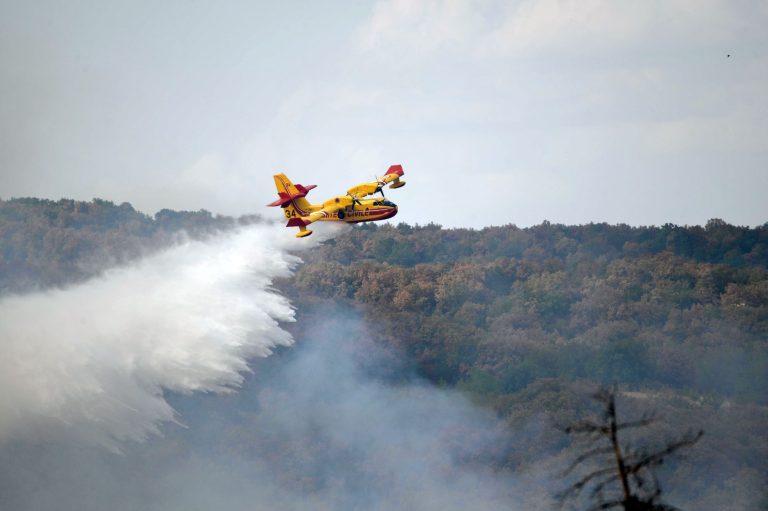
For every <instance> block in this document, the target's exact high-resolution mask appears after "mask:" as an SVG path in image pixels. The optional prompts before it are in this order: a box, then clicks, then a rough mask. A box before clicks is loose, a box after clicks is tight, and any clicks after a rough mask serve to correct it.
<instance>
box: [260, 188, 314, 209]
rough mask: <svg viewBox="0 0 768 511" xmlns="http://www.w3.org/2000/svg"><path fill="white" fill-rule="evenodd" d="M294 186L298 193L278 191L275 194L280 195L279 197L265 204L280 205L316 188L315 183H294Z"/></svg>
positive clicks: (305, 194)
mask: <svg viewBox="0 0 768 511" xmlns="http://www.w3.org/2000/svg"><path fill="white" fill-rule="evenodd" d="M294 187H296V190H298V193H291V194H289V193H286V192H278V193H277V194H278V195H279V196H280V198H279V199H277V200H276V201H274V202H270V203H269V204H267V206H282V205H283V204H288V203H289V202H291V201H292V200H294V199H298V198H300V197H306V196H307V194H308V193H309V191H310V190H312V189H314V188H317V185H307V186H302V185H294Z"/></svg>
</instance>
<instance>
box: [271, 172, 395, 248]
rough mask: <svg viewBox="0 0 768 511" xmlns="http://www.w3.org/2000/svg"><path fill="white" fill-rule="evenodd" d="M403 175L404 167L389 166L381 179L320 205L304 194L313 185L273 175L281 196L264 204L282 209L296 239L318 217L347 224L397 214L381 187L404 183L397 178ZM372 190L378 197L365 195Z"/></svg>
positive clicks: (314, 186)
mask: <svg viewBox="0 0 768 511" xmlns="http://www.w3.org/2000/svg"><path fill="white" fill-rule="evenodd" d="M402 175H403V166H402V165H392V166H391V167H389V170H387V173H386V174H384V177H382V178H381V179H378V178H377V179H376V181H374V182H372V183H364V184H361V185H357V186H353V187H352V188H350V189H349V190H347V195H342V196H340V197H334V198H333V199H329V200H327V201H325V202H323V203H322V204H311V203H310V202H309V201H308V200H307V199H306V198H305V197H306V196H307V193H309V191H310V190H312V189H313V188H316V185H307V186H302V185H300V184H293V183H291V181H290V180H289V179H288V178H287V177H286V175H285V174H276V175H275V186H277V194H278V195H279V196H280V198H279V199H277V200H276V201H275V202H272V203H270V204H267V206H280V207H281V208H283V211H284V212H285V218H287V219H288V225H286V227H298V228H299V232H297V233H296V237H297V238H303V237H304V236H309V235H310V234H312V231H310V230H309V229H307V226H308V225H309V224H311V223H312V222H316V221H318V220H325V221H335V222H347V223H356V222H373V221H376V220H385V219H387V218H392V217H393V216H395V215H396V214H397V205H396V204H395V203H393V202H390V201H388V200H387V199H386V197H384V192H383V191H382V188H383V187H384V186H385V185H386V184H389V187H390V188H400V187H401V186H405V181H400V178H401V177H402ZM375 193H380V194H381V199H378V198H370V199H366V198H365V197H367V196H369V195H373V194H375Z"/></svg>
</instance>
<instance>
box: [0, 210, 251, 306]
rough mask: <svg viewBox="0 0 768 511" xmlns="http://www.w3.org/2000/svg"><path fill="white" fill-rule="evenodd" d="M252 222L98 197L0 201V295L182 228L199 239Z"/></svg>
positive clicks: (79, 273)
mask: <svg viewBox="0 0 768 511" xmlns="http://www.w3.org/2000/svg"><path fill="white" fill-rule="evenodd" d="M253 220H255V217H254V218H242V219H238V220H237V221H236V220H235V219H232V218H227V217H221V216H213V215H212V214H211V213H210V212H208V211H205V210H201V211H195V212H191V211H172V210H169V209H163V210H162V211H159V212H158V213H157V214H156V215H155V216H154V217H150V216H148V215H145V214H144V213H140V212H138V211H136V210H135V209H134V208H133V206H131V205H130V204H128V203H127V202H124V203H122V204H120V205H116V204H114V203H112V202H110V201H106V200H101V199H94V200H93V201H91V202H82V201H74V200H71V199H61V200H59V201H52V200H46V199H35V198H22V199H11V200H7V201H6V200H2V199H0V293H2V292H8V291H22V290H28V289H31V288H45V287H49V286H60V285H64V284H69V283H73V282H77V281H80V280H83V279H85V278H88V277H90V276H92V275H93V274H94V273H97V272H98V271H100V270H102V269H104V268H107V267H109V266H112V265H115V264H122V263H125V262H127V261H130V260H132V259H135V258H137V257H139V256H140V255H142V254H143V253H146V252H147V251H151V250H155V249H157V248H160V247H163V246H168V245H169V244H170V243H172V242H173V241H174V239H175V238H176V236H178V235H179V233H181V232H184V233H186V234H185V235H189V236H192V237H200V236H205V235H206V234H210V233H211V232H214V231H216V230H220V229H226V228H230V227H233V226H234V225H237V223H238V222H248V221H253Z"/></svg>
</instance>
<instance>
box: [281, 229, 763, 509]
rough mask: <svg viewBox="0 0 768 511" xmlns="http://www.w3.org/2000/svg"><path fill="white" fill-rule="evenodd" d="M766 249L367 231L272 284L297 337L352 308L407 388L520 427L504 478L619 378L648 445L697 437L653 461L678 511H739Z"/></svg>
mask: <svg viewBox="0 0 768 511" xmlns="http://www.w3.org/2000/svg"><path fill="white" fill-rule="evenodd" d="M766 255H768V225H763V226H761V227H759V228H755V229H750V228H745V227H736V226H732V225H729V224H727V223H725V222H723V221H721V220H711V221H710V222H708V223H707V225H706V226H704V227H699V226H693V227H680V226H674V225H665V226H662V227H629V226H626V225H618V226H611V225H606V224H590V225H583V226H564V225H554V224H550V223H546V222H545V223H543V224H541V225H537V226H534V227H531V228H527V229H520V228H517V227H515V226H513V225H508V226H503V227H490V228H486V229H482V230H468V229H442V228H440V227H439V226H436V225H427V226H421V227H413V226H408V225H405V224H400V225H398V226H396V227H393V226H386V225H385V226H382V227H376V226H375V225H370V226H362V227H360V228H356V229H352V230H350V231H349V232H348V233H346V234H344V235H341V236H338V237H337V238H336V239H334V240H331V241H329V242H327V243H326V244H325V245H324V246H323V247H322V248H321V249H320V250H317V251H313V252H312V253H311V254H308V255H306V256H305V257H306V260H307V264H305V265H303V266H301V267H300V268H299V270H298V272H297V273H296V275H295V277H294V278H293V279H292V280H291V281H290V282H285V283H284V284H283V289H284V290H285V291H286V292H287V293H288V294H289V295H290V296H291V298H292V300H293V301H294V303H295V304H296V305H297V308H298V311H299V317H300V320H299V322H298V324H297V325H296V328H297V329H298V330H299V331H300V332H301V331H303V333H304V334H306V333H307V331H309V330H311V328H312V327H311V325H312V323H313V314H317V315H323V314H327V313H328V311H329V310H336V311H343V310H345V309H347V310H348V309H354V310H359V311H360V313H361V314H362V315H363V316H364V317H365V319H366V320H367V321H366V324H367V325H368V328H369V331H370V335H371V336H372V337H373V338H374V339H376V340H377V342H378V343H380V344H382V345H389V346H392V347H394V348H395V349H396V350H397V351H399V352H400V353H404V354H405V358H406V360H408V361H409V362H410V363H411V364H413V366H415V368H416V370H417V371H418V372H419V374H421V375H422V376H423V377H424V378H427V379H428V380H430V381H432V382H433V383H434V384H436V385H444V386H448V387H456V388H458V389H460V390H462V391H464V392H467V393H468V394H469V395H471V396H473V397H474V399H475V400H476V401H477V402H479V403H481V404H483V405H484V406H489V407H492V408H493V409H495V410H496V412H497V413H498V414H499V416H501V417H503V418H505V420H506V421H507V423H508V424H509V425H510V427H511V428H512V430H513V431H521V430H524V431H527V432H528V436H526V437H525V438H526V439H525V441H524V442H522V443H521V445H518V446H517V448H515V449H513V450H511V451H509V452H508V453H507V455H506V458H505V459H506V461H505V462H504V463H503V464H504V465H505V466H507V467H517V468H519V469H525V467H529V468H530V467H532V466H536V464H537V463H539V462H540V461H541V460H542V459H549V460H553V459H558V458H557V457H558V456H559V455H562V454H563V452H565V451H563V449H564V448H566V446H567V445H568V442H567V440H566V439H565V438H564V436H563V435H562V427H563V425H566V424H568V423H569V422H570V421H572V420H574V418H576V417H579V416H582V415H583V413H584V411H585V409H586V407H587V404H586V403H585V401H584V396H585V395H586V394H587V393H588V392H589V389H590V388H594V387H595V386H596V385H599V384H605V385H618V388H619V389H621V390H622V394H623V405H622V406H624V409H625V410H628V411H632V412H634V413H635V414H638V413H640V412H641V411H648V412H650V413H655V414H656V415H657V416H658V417H659V420H658V421H657V424H656V426H655V427H654V428H653V429H652V431H651V432H649V435H650V436H649V437H648V439H647V441H649V442H651V443H652V444H656V445H659V444H661V443H663V441H664V439H669V438H671V437H673V436H674V434H675V433H680V432H683V431H686V430H688V429H691V430H694V429H698V428H703V429H704V431H705V436H704V439H703V440H702V441H701V442H700V443H699V444H698V445H697V446H696V447H695V448H694V449H692V452H691V453H690V455H689V457H688V461H686V462H683V463H681V464H678V463H673V464H672V466H671V467H667V472H666V477H667V479H668V483H669V484H668V488H671V490H672V492H671V493H672V494H673V495H675V494H676V493H675V492H677V495H678V498H679V499H681V500H678V502H688V505H687V506H686V507H688V508H692V509H696V508H702V509H710V508H712V509H726V508H731V507H732V508H734V509H752V508H756V507H757V506H758V505H764V503H765V500H761V499H764V492H763V491H762V490H755V488H761V487H762V486H761V485H762V483H760V481H761V480H763V478H764V474H765V473H768V463H767V462H766V459H768V438H766V435H765V426H766V424H768V407H766V405H767V404H768V393H766V391H765V389H766V388H768V269H767V263H768V259H767V258H766ZM302 319H303V321H302ZM300 335H301V334H300ZM340 335H343V333H340ZM532 424H534V425H535V426H532ZM531 428H533V429H531ZM566 451H567V448H566ZM555 466H557V465H555ZM759 502H763V504H758V503H759Z"/></svg>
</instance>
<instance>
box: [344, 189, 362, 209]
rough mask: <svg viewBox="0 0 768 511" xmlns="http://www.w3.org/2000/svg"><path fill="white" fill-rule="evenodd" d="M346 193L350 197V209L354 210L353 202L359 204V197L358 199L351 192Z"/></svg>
mask: <svg viewBox="0 0 768 511" xmlns="http://www.w3.org/2000/svg"><path fill="white" fill-rule="evenodd" d="M347 195H349V196H350V197H351V198H352V211H354V210H355V204H357V205H358V206H360V205H361V204H360V199H358V198H357V197H355V196H354V195H352V194H351V193H348V194H347Z"/></svg>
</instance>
